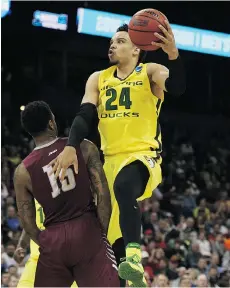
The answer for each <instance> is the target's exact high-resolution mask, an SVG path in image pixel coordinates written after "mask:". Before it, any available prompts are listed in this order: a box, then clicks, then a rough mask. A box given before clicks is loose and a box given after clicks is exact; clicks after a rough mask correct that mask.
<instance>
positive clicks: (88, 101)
mask: <svg viewBox="0 0 230 288" xmlns="http://www.w3.org/2000/svg"><path fill="white" fill-rule="evenodd" d="M99 74H100V72H95V73H93V74H92V75H91V76H90V77H89V79H88V81H87V83H86V88H85V95H84V97H83V100H82V104H81V106H80V111H79V112H78V113H77V115H76V117H75V118H74V121H73V123H72V126H71V129H70V134H69V138H68V142H67V145H66V147H65V149H64V150H63V151H62V153H60V154H59V156H58V157H57V158H56V159H54V160H53V161H51V162H50V164H49V165H50V166H51V165H52V166H53V170H52V172H51V174H52V173H55V176H56V178H57V177H60V180H61V181H63V180H64V177H65V174H66V170H67V168H68V167H69V166H71V165H74V170H75V173H78V161H77V155H76V149H75V147H77V146H79V145H80V143H81V142H82V141H83V139H84V138H85V137H86V136H87V135H88V134H89V132H90V130H91V128H92V127H93V125H94V123H95V122H97V117H98V115H97V104H98V98H99V90H98V80H99ZM60 172H61V174H60Z"/></svg>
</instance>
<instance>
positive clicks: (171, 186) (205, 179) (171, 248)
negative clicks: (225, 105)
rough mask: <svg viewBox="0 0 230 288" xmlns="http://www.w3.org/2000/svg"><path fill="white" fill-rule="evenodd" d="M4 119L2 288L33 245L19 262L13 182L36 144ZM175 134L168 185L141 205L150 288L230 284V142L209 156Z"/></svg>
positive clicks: (166, 162)
mask: <svg viewBox="0 0 230 288" xmlns="http://www.w3.org/2000/svg"><path fill="white" fill-rule="evenodd" d="M2 124H3V125H2V149H1V153H2V158H1V165H2V172H1V191H2V193H1V200H2V201H1V205H2V207H1V208H2V250H1V253H2V254H1V256H2V266H1V272H2V287H15V286H16V284H17V282H18V279H19V277H20V275H21V273H22V271H23V268H24V265H25V263H26V260H27V259H28V257H29V250H28V255H27V257H26V258H25V259H24V261H23V263H22V264H20V265H18V264H17V263H16V262H15V260H14V259H13V254H14V251H15V249H16V246H17V241H18V239H19V237H20V233H21V230H22V229H21V226H20V223H19V220H18V218H17V211H16V205H15V193H14V189H13V183H12V179H13V173H14V169H15V167H16V166H17V165H18V164H19V163H20V162H21V160H22V159H23V158H24V157H25V156H26V155H27V154H28V153H29V152H30V151H31V150H32V149H33V147H34V143H33V141H32V140H31V139H29V137H26V136H25V134H22V133H21V132H20V133H19V132H18V133H15V132H14V133H12V131H11V130H10V128H9V127H8V126H7V121H5V120H4V119H3V123H2ZM165 129H167V128H165V127H164V125H163V130H165ZM65 133H66V134H67V133H68V129H66V130H65ZM164 133H165V132H163V135H164ZM170 139H174V140H173V143H170V145H167V142H168V141H167V137H166V139H165V141H166V143H165V147H164V149H163V155H162V156H163V163H162V170H163V182H162V184H161V185H160V186H159V187H158V188H157V189H156V190H155V191H154V194H153V197H152V198H150V199H148V200H145V201H144V202H142V203H141V204H140V205H141V209H142V212H143V217H142V261H143V265H144V268H145V276H146V278H147V280H148V284H149V287H229V286H230V277H229V275H230V180H229V179H230V177H229V172H230V169H229V163H230V161H229V159H230V151H229V150H228V149H227V147H230V146H229V143H228V139H225V140H224V142H225V145H223V143H222V144H221V143H220V142H219V144H218V140H217V139H214V140H212V141H211V142H210V145H209V146H208V147H209V148H208V149H207V150H206V154H205V155H203V153H202V154H201V153H200V152H199V151H200V148H199V149H198V148H197V145H193V144H192V142H191V141H190V140H188V139H189V138H188V137H187V138H185V137H184V136H183V137H181V138H180V137H179V136H178V135H177V137H176V138H175V137H170ZM212 143H214V144H213V145H212ZM206 148H207V146H206Z"/></svg>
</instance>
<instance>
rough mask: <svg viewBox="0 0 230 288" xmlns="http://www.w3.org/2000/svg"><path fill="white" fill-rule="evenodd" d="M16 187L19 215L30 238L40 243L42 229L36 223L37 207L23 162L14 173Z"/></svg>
mask: <svg viewBox="0 0 230 288" xmlns="http://www.w3.org/2000/svg"><path fill="white" fill-rule="evenodd" d="M14 189H15V193H16V203H17V207H18V216H19V218H20V220H21V223H22V226H23V228H24V229H25V231H26V232H27V233H28V235H29V236H30V238H31V239H32V240H33V241H34V242H35V243H37V244H38V235H39V233H40V230H39V229H38V227H37V225H36V209H35V203H34V198H33V196H32V194H31V193H30V191H31V179H30V175H29V173H28V171H27V170H26V168H25V166H24V164H23V163H21V164H20V165H19V166H18V167H17V168H16V170H15V173H14Z"/></svg>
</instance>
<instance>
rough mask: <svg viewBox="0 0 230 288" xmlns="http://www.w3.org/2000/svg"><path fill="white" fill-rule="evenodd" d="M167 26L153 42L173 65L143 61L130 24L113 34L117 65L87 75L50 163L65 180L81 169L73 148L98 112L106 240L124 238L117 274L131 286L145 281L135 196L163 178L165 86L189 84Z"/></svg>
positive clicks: (176, 88) (177, 89)
mask: <svg viewBox="0 0 230 288" xmlns="http://www.w3.org/2000/svg"><path fill="white" fill-rule="evenodd" d="M166 26H167V29H165V28H164V27H162V26H159V27H160V29H161V30H162V35H163V36H162V35H160V34H158V33H155V35H156V36H157V37H158V38H159V39H160V40H161V42H159V43H152V44H153V45H156V46H159V47H161V48H162V50H163V51H164V52H165V53H167V54H168V59H169V61H168V66H169V69H167V68H166V67H164V66H162V65H159V64H156V63H148V64H142V63H140V58H141V54H142V51H140V49H139V48H137V47H136V46H135V45H134V44H133V43H132V42H131V40H130V38H129V34H128V26H127V25H123V26H122V27H120V28H118V30H117V32H116V33H115V35H114V36H113V38H112V39H111V43H110V48H109V55H108V56H109V59H110V63H111V64H113V66H112V67H110V68H108V69H106V70H103V71H99V72H95V73H93V74H92V75H91V76H90V77H89V79H88V81H87V83H86V89H85V95H84V97H83V100H82V105H81V107H80V112H79V113H78V114H77V116H76V117H75V119H74V121H73V124H72V127H71V131H70V135H69V140H68V144H67V146H66V147H65V149H64V150H63V152H62V153H61V154H60V155H59V156H58V157H57V158H56V159H55V160H54V161H52V162H51V163H50V165H53V171H54V172H56V177H58V176H59V177H60V179H61V181H63V179H64V176H65V172H66V169H67V168H68V167H69V166H70V165H74V167H75V172H76V173H78V166H77V158H76V153H75V148H74V147H75V146H76V145H77V144H78V143H79V142H81V141H82V139H83V138H84V137H85V136H86V135H87V134H88V132H89V130H90V129H91V127H92V126H93V123H94V122H96V119H97V115H98V116H99V120H100V121H99V131H100V135H101V143H102V147H101V148H102V150H103V153H104V156H105V164H104V169H105V172H106V176H107V179H108V182H109V186H110V193H111V197H112V207H113V210H112V216H111V220H110V226H109V231H108V239H109V240H110V242H111V244H116V241H118V239H119V238H120V237H123V239H124V243H125V246H126V255H124V256H126V259H125V261H123V262H122V263H121V264H120V265H119V275H120V277H121V278H122V279H125V280H128V281H131V282H129V284H130V285H131V286H132V287H145V286H146V281H145V279H144V277H143V274H144V270H143V267H142V265H141V250H140V231H141V214H140V210H139V207H138V204H137V201H141V200H143V199H145V198H148V197H150V196H151V195H152V191H153V189H155V188H156V187H157V186H158V184H159V183H160V182H161V168H160V163H161V158H160V152H161V133H160V126H159V123H158V117H159V113H160V108H161V104H162V102H163V100H164V91H168V92H169V93H170V94H175V95H181V94H183V93H184V91H185V86H186V83H185V76H184V70H183V64H182V61H181V59H180V56H179V53H178V49H177V48H176V45H175V40H174V35H173V32H172V29H171V27H170V25H169V23H168V22H166ZM96 109H97V110H96ZM97 112H98V114H97ZM61 169H62V171H61ZM114 250H115V253H116V249H114Z"/></svg>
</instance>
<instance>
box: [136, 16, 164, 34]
mask: <svg viewBox="0 0 230 288" xmlns="http://www.w3.org/2000/svg"><path fill="white" fill-rule="evenodd" d="M136 16H141V17H145V18H149V19H152V20H155V21H157V22H158V23H159V24H160V25H162V23H161V22H160V21H159V20H157V19H156V18H153V17H150V16H147V15H141V14H140V15H134V17H136ZM165 20H166V19H165ZM162 26H164V25H162ZM164 28H166V27H165V26H164ZM146 32H147V31H146Z"/></svg>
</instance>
